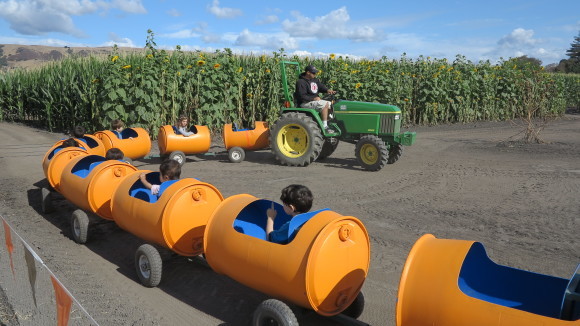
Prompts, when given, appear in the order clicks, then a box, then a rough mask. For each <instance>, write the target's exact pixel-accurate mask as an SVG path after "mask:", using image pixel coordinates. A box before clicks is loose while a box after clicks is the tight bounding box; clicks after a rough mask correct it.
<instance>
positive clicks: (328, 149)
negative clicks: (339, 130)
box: [317, 137, 340, 160]
mask: <svg viewBox="0 0 580 326" xmlns="http://www.w3.org/2000/svg"><path fill="white" fill-rule="evenodd" d="M339 142H340V141H339V140H338V138H335V137H330V138H325V139H324V144H322V150H321V151H320V155H318V158H317V159H318V160H323V159H325V158H327V157H329V156H330V155H332V153H334V151H335V150H336V147H338V143H339Z"/></svg>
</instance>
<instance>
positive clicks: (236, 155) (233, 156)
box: [228, 146, 246, 163]
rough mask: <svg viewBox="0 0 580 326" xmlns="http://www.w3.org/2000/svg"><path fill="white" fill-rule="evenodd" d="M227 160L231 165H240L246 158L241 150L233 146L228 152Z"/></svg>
mask: <svg viewBox="0 0 580 326" xmlns="http://www.w3.org/2000/svg"><path fill="white" fill-rule="evenodd" d="M228 158H229V159H230V162H232V163H240V162H242V161H243V160H244V159H245V158H246V152H245V151H244V149H243V148H241V147H238V146H235V147H232V148H230V149H229V150H228Z"/></svg>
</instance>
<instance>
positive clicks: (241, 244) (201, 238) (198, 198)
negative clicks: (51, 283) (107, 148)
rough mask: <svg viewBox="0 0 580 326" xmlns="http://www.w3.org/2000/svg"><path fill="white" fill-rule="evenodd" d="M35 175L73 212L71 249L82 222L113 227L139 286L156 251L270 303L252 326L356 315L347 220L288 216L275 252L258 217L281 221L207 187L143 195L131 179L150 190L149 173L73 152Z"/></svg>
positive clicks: (362, 249) (361, 255)
mask: <svg viewBox="0 0 580 326" xmlns="http://www.w3.org/2000/svg"><path fill="white" fill-rule="evenodd" d="M43 169H44V171H45V176H46V178H47V179H48V180H49V183H50V184H51V186H53V188H54V189H55V190H56V191H58V192H59V193H61V194H62V195H63V196H64V197H65V198H66V199H67V200H69V201H70V202H71V203H73V204H74V205H75V206H77V207H78V209H77V210H75V211H74V212H73V214H72V216H71V219H70V221H71V223H70V225H71V233H72V236H73V239H74V240H75V241H76V242H78V243H85V242H86V241H87V239H88V234H89V228H88V226H89V218H88V216H89V215H91V216H98V218H101V219H104V220H111V221H114V222H115V223H116V224H117V225H118V226H119V227H120V228H121V229H123V230H126V231H127V232H129V233H131V234H133V235H135V236H137V237H139V238H140V239H142V240H144V241H145V242H147V243H146V244H144V245H142V246H140V247H139V249H138V250H137V251H136V254H135V269H136V271H137V275H138V277H139V279H140V281H141V282H142V284H143V285H145V286H148V287H154V286H157V285H158V284H159V283H160V282H161V279H162V260H161V257H160V254H159V252H158V250H157V249H156V248H157V247H164V248H166V249H169V250H171V251H173V252H174V253H177V254H179V255H181V256H197V255H203V256H204V257H205V258H206V259H207V261H208V264H209V265H210V267H212V269H214V270H215V271H216V272H218V273H222V274H226V275H228V276H230V277H231V278H233V279H235V280H237V281H238V282H240V283H242V284H245V285H247V286H249V287H251V288H253V289H256V290H258V291H261V292H264V293H266V294H268V295H270V296H272V297H274V298H273V299H269V300H266V301H264V302H263V303H262V304H261V305H260V306H259V307H258V309H257V310H256V311H255V313H254V323H255V324H256V325H262V324H263V323H265V322H272V321H273V322H276V323H278V324H290V325H296V324H297V318H296V316H295V315H294V312H293V310H292V309H291V308H290V307H289V306H288V304H287V303H289V304H291V305H293V306H298V307H302V308H304V309H310V310H314V311H315V312H316V313H318V314H320V315H322V316H334V315H338V314H340V313H344V314H348V315H350V316H351V317H358V316H359V315H360V314H361V313H362V310H363V306H364V297H363V295H362V293H361V288H362V285H363V283H364V281H365V279H366V276H367V273H368V269H369V261H370V242H369V237H368V234H367V231H366V229H365V227H364V225H363V224H362V222H361V221H360V220H358V219H357V218H355V217H352V216H343V215H340V214H338V213H336V212H333V211H331V210H329V209H324V210H318V211H313V212H309V213H304V214H300V215H297V216H295V217H294V218H293V219H292V221H291V232H293V234H292V235H291V238H292V240H291V241H290V242H289V243H288V244H277V243H272V242H269V241H267V240H266V238H265V224H266V223H265V221H266V210H267V208H269V207H271V206H272V205H274V206H275V207H276V209H277V211H278V214H279V215H278V216H279V217H278V218H277V219H276V227H278V226H279V225H280V224H281V223H284V222H285V221H287V220H289V219H290V216H288V215H286V214H285V213H284V210H283V209H282V206H281V205H280V204H277V203H273V202H272V201H269V200H264V199H258V198H255V197H253V196H251V195H247V194H242V195H235V196H232V197H229V198H227V199H225V200H224V197H223V196H222V195H221V193H220V191H219V190H218V189H217V188H216V187H214V186H213V185H211V184H209V183H206V182H202V181H199V180H197V179H194V178H184V179H180V180H171V181H166V182H163V183H161V187H160V188H161V189H160V192H159V194H158V195H153V194H152V193H151V191H150V190H149V189H147V188H146V187H145V186H144V185H143V184H142V182H141V180H140V177H139V176H140V174H141V173H145V175H146V178H147V179H148V181H149V182H150V183H156V182H158V181H157V180H159V173H158V172H152V171H148V170H138V169H137V168H136V167H134V166H132V165H130V164H127V163H126V162H123V161H118V160H106V159H105V158H104V157H102V156H99V155H91V154H89V153H88V152H87V151H86V150H83V149H81V148H78V147H70V148H61V149H60V150H56V149H51V151H49V153H47V155H46V156H45V159H44V160H43ZM44 201H47V202H48V200H47V199H45V198H44V197H43V202H44ZM43 205H45V204H43ZM47 205H48V204H47ZM234 262H235V263H234ZM234 266H235V268H233V267H234Z"/></svg>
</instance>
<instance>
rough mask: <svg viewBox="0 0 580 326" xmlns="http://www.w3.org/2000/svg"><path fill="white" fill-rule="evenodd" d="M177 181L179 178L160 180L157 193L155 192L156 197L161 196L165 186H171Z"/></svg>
mask: <svg viewBox="0 0 580 326" xmlns="http://www.w3.org/2000/svg"><path fill="white" fill-rule="evenodd" d="M177 181H179V180H169V181H165V182H162V183H161V184H160V185H159V193H158V194H157V197H161V195H162V194H163V192H164V191H165V190H167V188H168V187H169V186H171V185H172V184H174V183H176V182H177Z"/></svg>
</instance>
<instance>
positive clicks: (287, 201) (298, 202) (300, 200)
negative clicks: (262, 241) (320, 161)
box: [266, 184, 314, 244]
mask: <svg viewBox="0 0 580 326" xmlns="http://www.w3.org/2000/svg"><path fill="white" fill-rule="evenodd" d="M313 199H314V198H313V196H312V192H311V191H310V189H308V188H307V187H306V186H303V185H296V184H293V185H289V186H287V187H286V188H284V189H282V195H280V200H281V201H282V203H283V204H284V212H285V213H286V214H288V215H290V216H292V217H294V216H296V215H298V214H302V213H306V212H308V211H309V210H310V208H312V201H313ZM266 215H267V216H268V219H267V220H266V237H267V239H268V240H269V241H271V242H275V243H281V244H285V243H288V241H289V239H288V227H289V226H290V221H288V222H286V223H284V224H283V225H282V226H281V227H280V228H279V229H277V230H274V221H275V220H276V210H275V209H274V203H272V207H271V208H268V210H267V211H266Z"/></svg>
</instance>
